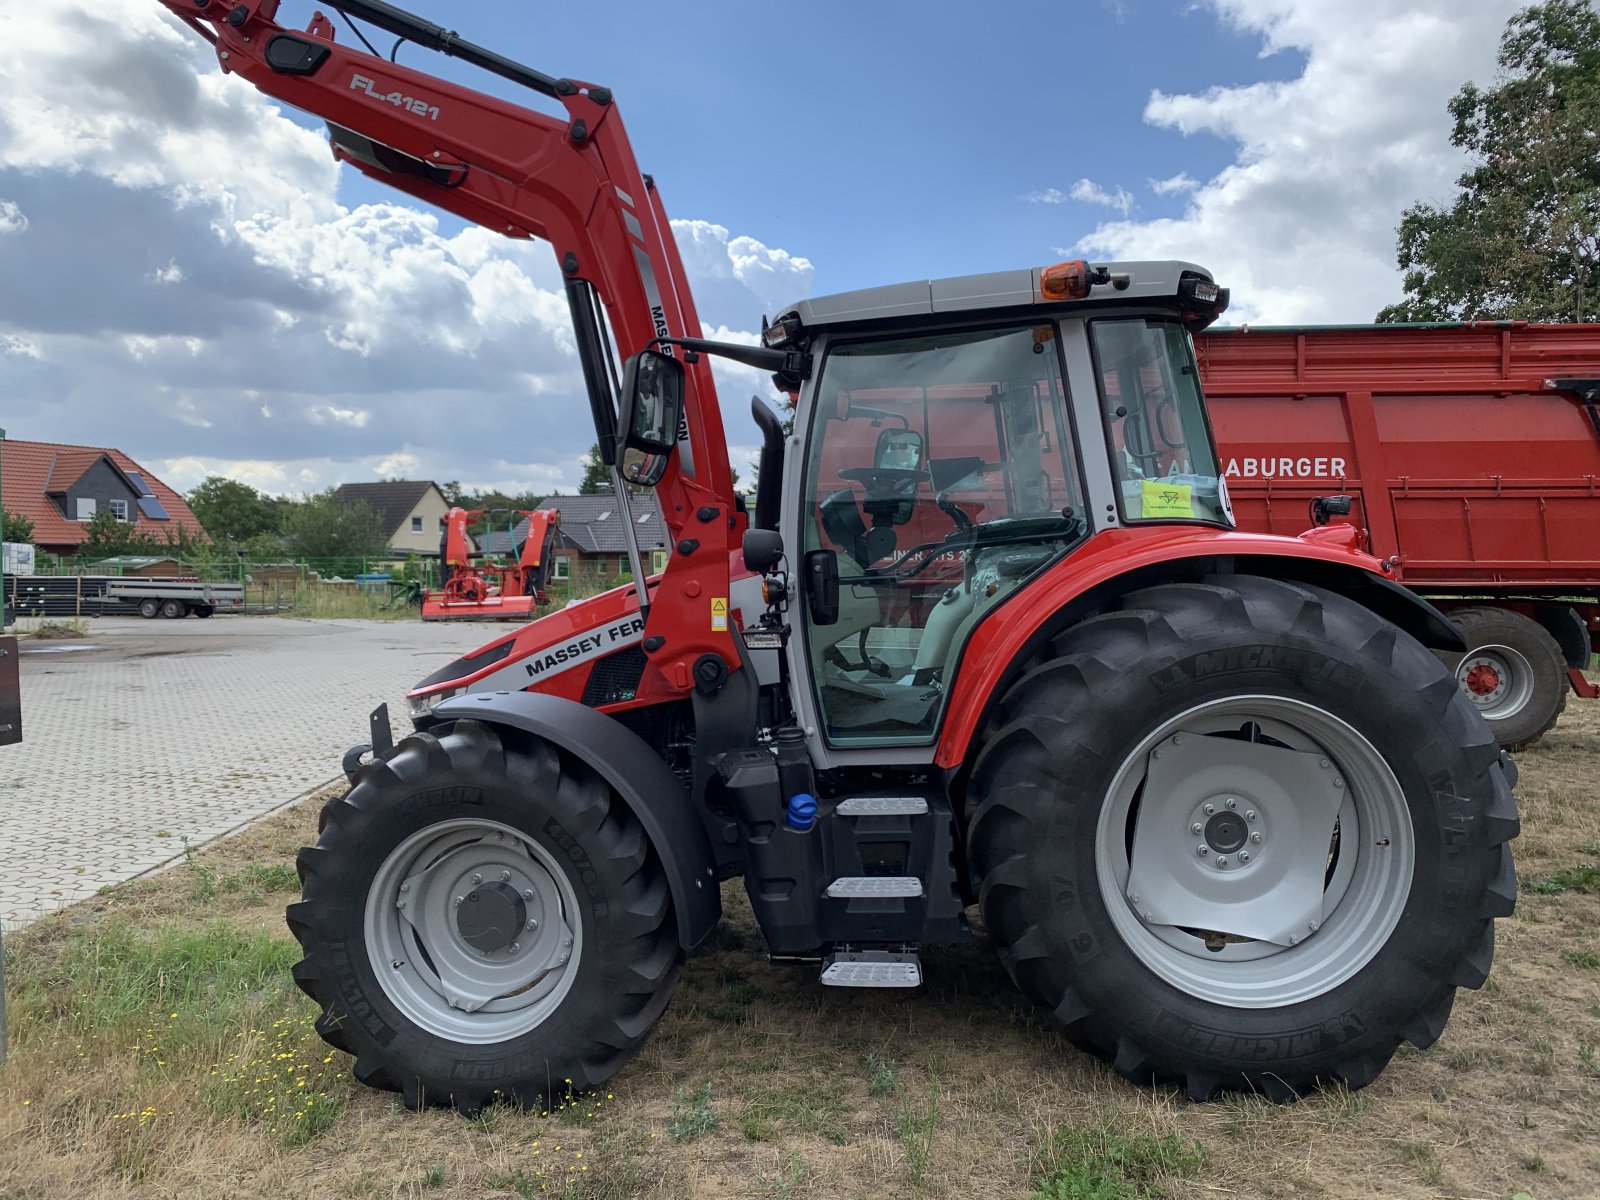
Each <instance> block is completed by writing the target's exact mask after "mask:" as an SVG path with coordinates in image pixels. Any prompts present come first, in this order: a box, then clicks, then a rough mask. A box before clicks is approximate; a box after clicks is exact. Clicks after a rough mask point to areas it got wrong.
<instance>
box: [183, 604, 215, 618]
mask: <svg viewBox="0 0 1600 1200" xmlns="http://www.w3.org/2000/svg"><path fill="white" fill-rule="evenodd" d="M189 611H190V612H192V613H193V614H194V615H195V616H197V617H201V618H205V617H209V616H210V615H211V614H212V613H214V612H216V611H217V610H216V609H214V608H212V607H211V605H209V604H196V605H195V606H194V607H193V608H191V609H190V610H189Z"/></svg>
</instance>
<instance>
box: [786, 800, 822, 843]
mask: <svg viewBox="0 0 1600 1200" xmlns="http://www.w3.org/2000/svg"><path fill="white" fill-rule="evenodd" d="M784 819H785V820H786V821H787V822H788V825H789V828H790V829H796V830H799V831H800V832H801V833H804V832H805V831H806V830H808V829H810V828H811V827H812V826H813V825H815V824H816V823H817V798H816V797H815V796H813V795H811V793H809V792H801V793H800V794H799V795H797V796H790V797H789V812H788V814H787V815H786V816H785V818H784Z"/></svg>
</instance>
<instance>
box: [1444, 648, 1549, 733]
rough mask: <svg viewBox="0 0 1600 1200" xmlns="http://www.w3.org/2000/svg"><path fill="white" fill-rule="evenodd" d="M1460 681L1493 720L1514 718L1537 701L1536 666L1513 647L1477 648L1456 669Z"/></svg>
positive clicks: (1483, 711)
mask: <svg viewBox="0 0 1600 1200" xmlns="http://www.w3.org/2000/svg"><path fill="white" fill-rule="evenodd" d="M1456 680H1457V682H1459V683H1460V684H1461V690H1462V691H1463V692H1465V693H1466V696H1467V699H1468V700H1471V701H1472V703H1473V704H1475V705H1477V708H1478V711H1479V712H1480V713H1482V714H1483V716H1484V718H1485V719H1486V720H1489V721H1503V720H1505V719H1506V718H1507V717H1514V716H1516V715H1517V714H1518V713H1519V712H1521V711H1522V710H1523V709H1524V708H1526V707H1527V706H1528V701H1530V700H1531V699H1533V664H1532V663H1530V662H1529V661H1528V656H1527V655H1525V654H1523V653H1522V651H1520V650H1516V649H1513V648H1512V647H1510V646H1501V645H1498V644H1496V645H1488V646H1475V647H1474V648H1473V649H1471V650H1469V651H1468V652H1467V653H1466V655H1465V656H1463V657H1462V659H1461V662H1460V664H1459V665H1458V666H1457V667H1456Z"/></svg>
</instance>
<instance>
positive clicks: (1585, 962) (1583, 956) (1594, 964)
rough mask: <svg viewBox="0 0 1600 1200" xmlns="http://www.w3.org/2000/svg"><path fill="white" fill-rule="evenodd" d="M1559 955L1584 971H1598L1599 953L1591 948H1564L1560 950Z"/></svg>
mask: <svg viewBox="0 0 1600 1200" xmlns="http://www.w3.org/2000/svg"><path fill="white" fill-rule="evenodd" d="M1561 957H1562V958H1564V959H1566V960H1567V961H1568V962H1569V963H1571V964H1572V965H1573V966H1575V967H1582V968H1583V969H1584V970H1585V971H1600V954H1596V953H1595V952H1594V951H1592V950H1566V951H1563V952H1562V955H1561Z"/></svg>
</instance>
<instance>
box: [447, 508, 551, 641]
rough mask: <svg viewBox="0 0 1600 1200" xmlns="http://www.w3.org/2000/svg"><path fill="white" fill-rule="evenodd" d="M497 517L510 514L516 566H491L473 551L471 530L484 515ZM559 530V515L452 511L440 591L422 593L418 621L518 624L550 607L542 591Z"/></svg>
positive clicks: (538, 511)
mask: <svg viewBox="0 0 1600 1200" xmlns="http://www.w3.org/2000/svg"><path fill="white" fill-rule="evenodd" d="M499 512H509V513H510V514H511V517H512V522H511V528H510V530H509V534H510V540H511V549H512V551H513V553H514V554H515V556H516V561H515V562H514V563H510V564H502V563H495V562H493V561H491V560H489V558H488V554H487V553H486V552H484V551H480V550H477V549H475V548H474V546H473V542H472V534H471V532H470V530H471V528H472V526H474V525H476V524H477V523H478V522H479V521H481V520H483V518H484V516H485V515H488V516H490V517H491V518H492V517H493V515H494V514H495V513H499ZM519 516H520V517H522V518H523V519H524V521H525V522H526V529H525V532H524V534H523V538H522V541H521V543H520V544H518V542H517V540H516V531H517V528H518V522H517V521H516V519H515V518H517V517H519ZM560 527H561V514H560V513H559V512H556V511H555V510H554V509H548V508H542V509H534V510H531V511H529V510H524V509H516V510H512V509H499V508H497V509H482V508H452V509H451V510H450V511H449V513H448V514H447V515H446V516H445V525H444V533H443V534H442V535H441V536H440V538H439V573H440V583H441V586H440V590H439V591H437V592H432V591H430V592H424V593H423V596H422V619H423V620H424V621H520V620H526V619H527V618H529V617H531V616H533V614H534V612H535V611H536V610H537V609H538V607H539V606H540V605H542V604H545V603H548V601H549V597H548V595H547V594H546V592H545V585H546V584H547V583H548V582H549V580H550V568H551V564H552V563H553V561H554V558H553V554H554V550H555V542H556V534H557V532H558V530H559V529H560ZM474 560H480V561H474Z"/></svg>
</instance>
